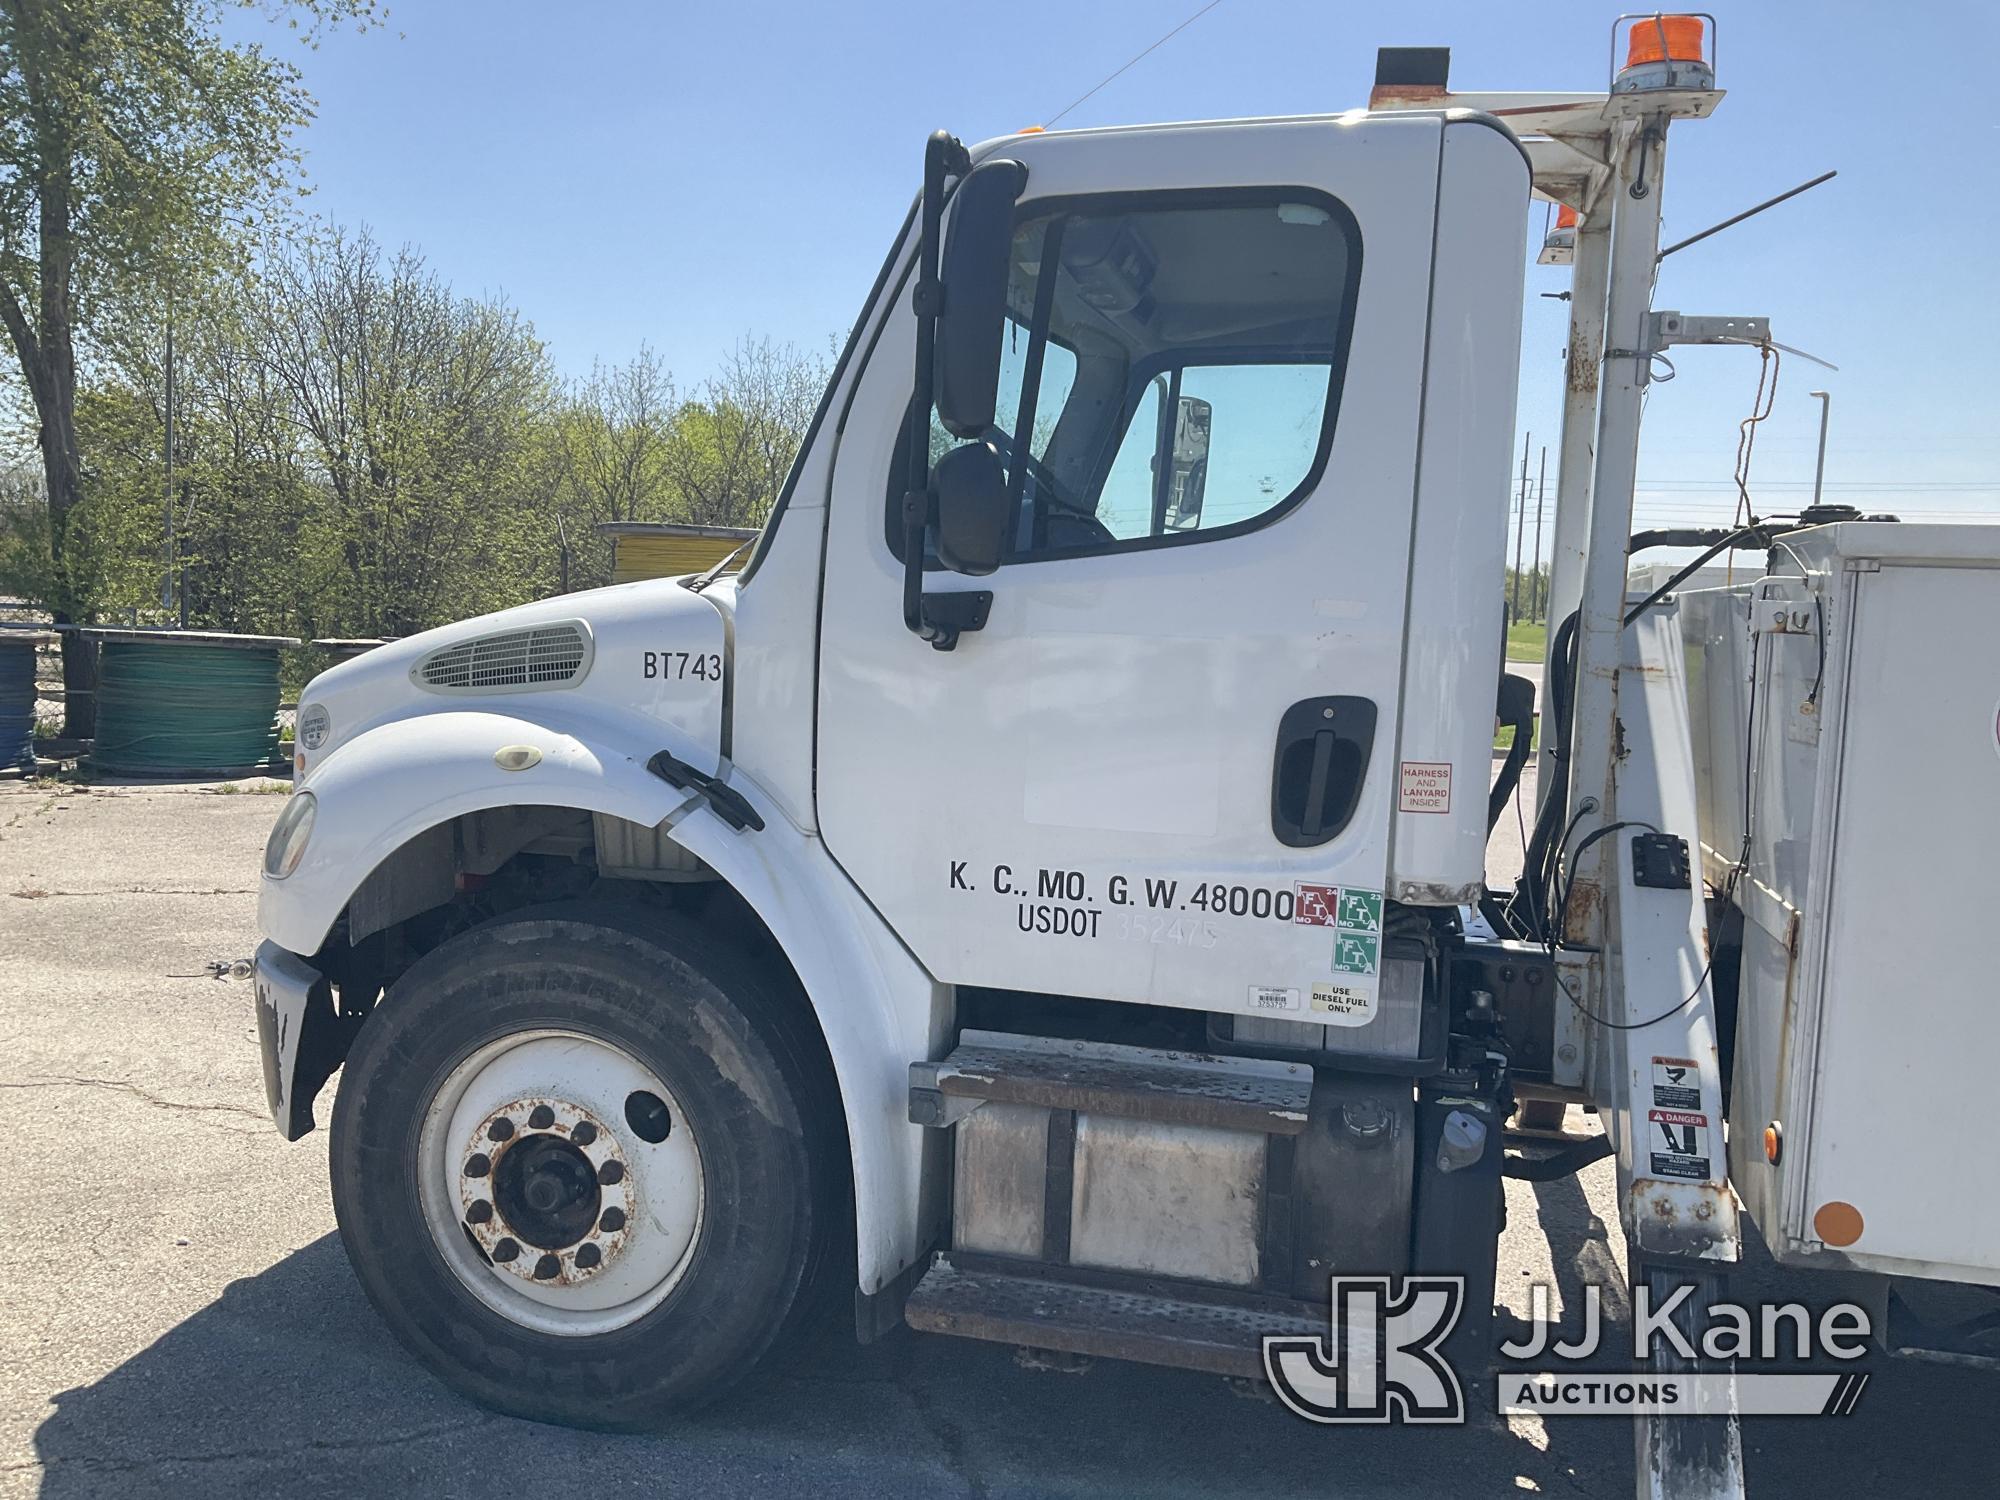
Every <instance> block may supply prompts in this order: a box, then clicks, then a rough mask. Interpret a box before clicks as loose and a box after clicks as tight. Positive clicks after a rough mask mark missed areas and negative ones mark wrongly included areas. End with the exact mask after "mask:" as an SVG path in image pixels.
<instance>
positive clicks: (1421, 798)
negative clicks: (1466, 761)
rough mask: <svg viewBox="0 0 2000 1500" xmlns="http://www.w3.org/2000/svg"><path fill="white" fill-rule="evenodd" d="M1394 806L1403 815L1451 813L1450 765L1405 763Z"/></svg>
mask: <svg viewBox="0 0 2000 1500" xmlns="http://www.w3.org/2000/svg"><path fill="white" fill-rule="evenodd" d="M1396 807H1397V810H1398V811H1401V812H1406V813H1448V812H1450V811H1451V762H1450V761H1442V760H1406V761H1404V762H1403V766H1402V777H1401V782H1400V791H1399V793H1398V796H1397V799H1396Z"/></svg>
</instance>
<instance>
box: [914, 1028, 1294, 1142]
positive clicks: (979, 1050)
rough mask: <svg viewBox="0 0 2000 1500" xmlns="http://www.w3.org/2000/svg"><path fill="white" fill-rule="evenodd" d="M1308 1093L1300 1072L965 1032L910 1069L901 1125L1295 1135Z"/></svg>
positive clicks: (1244, 1061)
mask: <svg viewBox="0 0 2000 1500" xmlns="http://www.w3.org/2000/svg"><path fill="white" fill-rule="evenodd" d="M1312 1090H1313V1071H1312V1069H1311V1068H1309V1067H1307V1066H1305V1065H1304V1064H1301V1063H1295V1062H1274V1061H1270V1060H1268V1059H1264V1058H1252V1057H1211V1056H1209V1055H1207V1054H1205V1053H1196V1052H1166V1051H1161V1050H1159V1049H1156V1048H1151V1047H1125V1046H1119V1045H1116V1044H1113V1043H1107V1042H1079V1041H1069V1040H1063V1039H1059V1038H1054V1037H1037V1036H1017V1035H1013V1034H1011V1033H1007V1032H997V1031H970V1030H968V1031H966V1032H964V1033H962V1034H961V1035H960V1037H959V1044H958V1046H957V1047H956V1048H955V1049H954V1050H953V1051H952V1053H951V1055H950V1056H948V1057H946V1058H944V1059H943V1060H942V1061H941V1062H919V1063H913V1064H911V1066H910V1122H911V1123H912V1124H914V1125H930V1126H945V1125H952V1124H956V1123H957V1121H958V1120H959V1119H960V1118H962V1117H963V1115H964V1114H965V1113H966V1111H967V1109H968V1108H970V1107H976V1106H977V1105H978V1104H1021V1105H1029V1106H1033V1107H1037V1108H1041V1109H1054V1110H1074V1111H1076V1112H1077V1113H1079V1114H1100V1115H1113V1116H1117V1117H1120V1118H1124V1119H1136V1120H1152V1121H1155V1122H1158V1123H1160V1124H1167V1125H1193V1126H1207V1127H1211V1128H1216V1129H1222V1130H1245V1131H1252V1132H1255V1133H1256V1134H1259V1135H1297V1134H1299V1132H1301V1131H1302V1130H1304V1129H1305V1128H1306V1112H1307V1110H1308V1108H1309V1107H1310V1105H1311V1103H1312Z"/></svg>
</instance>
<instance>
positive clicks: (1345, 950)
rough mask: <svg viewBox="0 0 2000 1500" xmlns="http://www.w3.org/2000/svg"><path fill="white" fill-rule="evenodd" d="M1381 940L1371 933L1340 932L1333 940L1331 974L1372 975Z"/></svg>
mask: <svg viewBox="0 0 2000 1500" xmlns="http://www.w3.org/2000/svg"><path fill="white" fill-rule="evenodd" d="M1381 941H1382V940H1381V939H1380V938H1378V937H1376V936H1375V934H1373V933H1372V932H1340V933H1335V934H1334V938H1333V972H1334V973H1336V974H1373V973H1374V972H1375V960H1376V958H1377V956H1378V955H1379V953H1380V944H1381Z"/></svg>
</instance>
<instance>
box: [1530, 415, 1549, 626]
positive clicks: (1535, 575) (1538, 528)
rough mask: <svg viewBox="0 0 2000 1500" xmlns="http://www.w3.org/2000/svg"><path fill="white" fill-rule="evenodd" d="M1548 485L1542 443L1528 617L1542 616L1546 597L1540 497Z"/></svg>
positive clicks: (1545, 446)
mask: <svg viewBox="0 0 2000 1500" xmlns="http://www.w3.org/2000/svg"><path fill="white" fill-rule="evenodd" d="M1548 486H1549V445H1548V444H1547V443H1544V444H1542V463H1541V473H1540V474H1538V475H1537V476H1536V478H1535V565H1534V567H1533V568H1532V569H1530V570H1529V573H1528V576H1529V577H1530V578H1532V579H1534V582H1533V583H1532V584H1530V585H1529V586H1528V618H1529V619H1531V620H1539V619H1541V618H1542V608H1543V606H1544V605H1545V604H1547V602H1548V601H1547V599H1545V598H1544V597H1543V595H1542V498H1543V496H1544V494H1545V493H1546V492H1547V490H1548Z"/></svg>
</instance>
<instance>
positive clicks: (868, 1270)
mask: <svg viewBox="0 0 2000 1500" xmlns="http://www.w3.org/2000/svg"><path fill="white" fill-rule="evenodd" d="M551 706H553V704H552V705H551ZM536 707H537V709H538V710H540V709H541V708H542V705H540V704H538V705H536ZM593 730H598V731H601V732H592V731H593ZM632 737H633V736H632V729H631V726H629V725H623V724H621V725H616V726H612V725H608V724H607V725H602V726H600V725H596V724H594V723H581V722H572V723H567V724H566V725H565V726H564V727H562V728H557V727H553V726H551V725H549V724H543V723H538V722H535V721H533V720H529V719H525V718H521V717H518V716H516V715H513V714H507V713H497V712H491V711H481V710H469V711H463V712H431V713H422V714H419V715H417V716H415V717H412V718H406V719H399V720H394V721H391V722H389V723H386V724H381V725H378V726H376V727H375V728H373V729H369V730H367V731H365V732H364V733H362V734H359V735H357V736H355V738H354V739H352V740H350V741H348V742H346V743H344V744H342V745H341V746H340V748H339V749H338V751H337V752H335V753H333V754H330V755H329V756H328V757H327V758H326V759H325V760H324V761H322V762H321V763H320V764H319V765H318V766H316V767H314V769H313V772H312V774H311V775H310V776H308V777H307V778H306V780H305V782H304V784H303V785H304V789H305V790H308V791H311V792H312V793H313V795H314V796H315V797H316V798H318V808H317V811H316V815H315V821H314V828H313V832H312V837H311V838H310V839H309V840H308V842H307V845H306V851H305V854H304V856H303V858H302V859H301V860H300V863H299V865H298V867H297V868H296V869H295V870H294V871H293V872H292V874H291V875H290V876H288V877H287V878H285V879H283V880H273V879H272V878H270V877H269V876H266V877H264V879H263V883H262V889H261V892H260V895H259V899H258V905H257V918H258V925H259V926H260V927H261V928H262V930H263V932H264V935H265V936H266V937H268V938H270V939H271V940H272V941H273V942H275V943H277V944H278V945H279V946H281V947H284V948H288V949H290V950H291V951H292V952H294V953H298V954H302V955H311V954H312V953H314V952H316V951H317V950H318V949H319V947H320V944H321V943H322V942H323V941H324V940H325V938H326V934H327V932H328V931H329V930H330V929H331V927H332V925H333V923H334V920H335V919H336V918H337V917H338V916H339V915H340V913H341V911H342V910H343V909H344V908H345V907H346V905H347V903H348V902H349V901H350V900H351V899H352V898H353V895H354V892H355V890H356V889H357V888H358V887H359V885H360V883H361V881H362V880H363V879H365V878H366V877H367V875H368V874H369V873H370V872H372V871H373V870H374V869H375V868H376V867H377V866H378V865H380V864H381V862H382V861H383V860H384V859H386V858H387V857H388V856H389V855H390V854H392V853H394V852H395V851H396V850H397V849H399V848H401V847H402V846H403V845H404V844H405V843H407V842H408V841H409V840H410V839H412V838H414V837H416V836H417V835H418V834H420V833H422V832H424V831H425V830H426V829H429V828H432V827H435V826H436V825H438V824H440V823H443V822H445V821H447V820H448V819H451V818H454V817H458V816H459V815H461V814H464V813H469V812H478V811H481V810H483V809H486V808H494V807H509V806H518V805H521V804H525V803H534V804H540V805H545V806H562V807H575V808H579V809H584V810H587V811H591V812H602V813H608V814H611V815H613V816H616V817H620V818H624V819H627V820H628V821H630V822H633V823H638V824H641V825H643V826H646V827H654V826H657V825H659V824H660V823H661V822H663V821H667V822H668V823H669V826H668V832H669V834H670V835H671V836H672V837H673V839H674V840H675V841H676V842H677V843H680V844H681V845H683V846H684V847H685V848H687V849H689V850H690V851H692V852H693V853H694V854H696V855H697V856H699V857H700V858H701V859H702V860H704V861H705V862H706V863H707V864H708V865H709V866H710V867H711V868H712V869H714V870H715V872H716V873H717V874H718V875H719V876H721V878H722V879H723V880H725V881H727V882H728V883H729V884H730V885H731V886H733V887H734V888H735V889H736V891H737V892H738V894H740V895H741V896H742V897H743V899H744V900H745V901H746V902H747V903H748V904H749V906H750V908H751V909H752V910H753V911H755V912H756V913H757V915H758V916H759V917H760V918H761V919H762V920H763V921H764V923H765V924H766V926H768V927H769V928H770V930H771V933H772V935H773V936H774V937H775V938H776V939H777V942H778V944H779V946H780V947H781V948H782V949H783V950H784V953H785V956H786V957H787V958H788V959H789V960H790V961H791V964H792V967H793V969H794V970H795V971H796V972H797V973H798V976H799V980H800V982H801V983H802V984H803V986H804V988H805V992H806V994H807V996H808V997H809V998H810V1000H811V1002H812V1006H813V1009H814V1011H815V1013H816V1014H817V1016H818V1019H819V1023H820V1029H821V1031H822V1032H823V1033H824V1035H825V1038H826V1045H827V1051H828V1053H829V1054H830V1056H831V1057H832V1060H833V1068H834V1074H835V1077H836V1080H837V1082H838V1084H839V1087H840V1097H841V1104H842V1109H843V1111H844V1113H845V1115H846V1118H847V1133H848V1141H849V1144H850V1147H851V1151H852V1162H853V1172H854V1202H855V1217H856V1221H857V1222H856V1236H857V1250H858V1256H859V1263H860V1264H859V1272H860V1275H859V1283H860V1288H861V1290H862V1291H863V1292H867V1293H875V1292H879V1291H881V1290H882V1289H883V1288H884V1287H885V1286H887V1285H888V1284H889V1283H890V1282H891V1281H893V1280H894V1279H895V1277H896V1276H897V1274H898V1273H899V1272H901V1271H902V1270H903V1269H904V1268H905V1267H907V1266H908V1265H909V1264H910V1263H911V1262H912V1261H913V1260H914V1259H915V1258H916V1255H917V1253H918V1250H919V1231H920V1224H919V1212H920V1190H921V1184H922V1175H923V1173H922V1159H923V1137H924V1132H923V1130H922V1128H921V1127H919V1126H914V1125H911V1124H910V1123H909V1116H908V1109H909V1105H908V1096H909V1065H910V1063H911V1062H913V1061H916V1060H918V1059H921V1058H929V1057H933V1056H935V1055H936V1054H937V1051H938V1050H939V1048H940V1046H941V1044H942V1042H943V1039H944V1028H945V1026H946V1025H947V1024H948V1019H949V1016H950V1005H949V1001H948V999H947V996H946V993H945V991H944V990H943V989H942V988H941V987H939V986H938V985H937V984H935V983H934V982H933V981H932V979H931V977H930V976H929V974H927V973H926V972H925V971H924V970H923V968H922V967H921V966H920V965H919V964H918V963H917V962H916V960H915V959H914V958H912V957H911V956H910V954H909V952H908V950H906V949H905V948H904V947H903V946H902V944H901V943H900V942H898V941H897V939H896V937H895V935H894V934H893V933H892V932H890V930H889V929H888V927H887V926H885V925H884V924H883V922H882V920H881V918H880V917H878V916H877V915H876V914H875V911H874V910H873V908H871V907H870V906H869V905H868V903H867V902H866V901H865V900H863V899H862V897H861V895H860V893H859V892H858V891H857V890H856V889H855V888H854V886H853V884H852V883H851V882H850V881H849V880H848V878H847V876H846V874H845V873H844V872H843V871H842V870H841V869H840V867H839V866H838V865H837V864H836V863H835V862H834V860H833V858H832V856H831V855H830V854H828V852H827V850H826V847H825V845H824V844H822V843H821V842H820V841H819V840H818V838H816V837H814V836H812V835H810V834H806V833H802V832H801V831H800V830H799V829H798V828H797V827H796V826H795V825H794V824H793V823H792V822H791V821H790V820H789V819H787V818H786V817H785V816H784V814H783V813H782V811H781V810H780V808H779V807H778V804H777V803H776V802H775V801H774V800H773V799H772V798H771V797H770V796H769V795H768V794H767V793H765V792H764V791H763V789H762V788H760V787H758V786H757V785H756V784H755V783H754V782H752V781H751V780H750V779H749V778H748V777H747V776H745V775H744V774H742V773H741V772H740V771H739V772H733V773H731V774H730V775H729V778H728V779H729V784H730V785H731V786H732V787H734V788H735V789H736V790H737V791H738V792H740V793H741V794H742V795H743V796H745V797H746V798H747V799H748V800H749V801H750V802H751V804H752V805H753V806H755V807H756V808H757V810H758V812H759V813H760V814H761V815H762V816H763V818H764V827H763V829H762V830H761V831H759V830H747V829H746V830H742V831H739V830H737V829H734V828H731V827H730V826H729V825H728V824H727V823H725V822H724V821H723V820H722V819H720V818H718V817H717V816H715V814H714V813H712V812H710V811H709V810H708V808H707V805H706V804H705V802H703V801H702V800H701V799H700V798H699V796H698V795H696V794H690V793H687V792H683V791H680V790H678V789H676V788H674V787H672V786H669V785H668V784H667V783H666V782H664V781H662V780H660V778H658V777H657V776H654V775H653V774H652V773H650V772H649V771H647V770H646V767H645V760H644V757H643V756H642V755H640V754H638V753H625V752H622V751H618V750H613V749H610V748H608V746H610V745H612V744H615V743H617V742H619V741H621V740H626V741H629V740H631V739H632ZM682 738H685V736H681V735H678V734H677V733H676V732H675V731H674V730H673V729H672V728H671V727H663V726H659V725H657V724H656V725H654V726H653V729H652V738H651V739H650V740H648V741H647V743H648V744H649V745H651V747H652V749H654V750H657V749H669V750H672V751H673V752H674V753H675V754H676V755H681V756H683V757H684V758H687V759H689V760H691V761H692V760H694V759H695V757H696V756H697V755H698V754H699V753H700V752H699V751H698V749H697V748H696V747H695V746H694V745H692V744H688V745H685V746H683V745H679V744H677V743H676V741H677V740H678V739H682ZM514 745H526V746H532V747H533V748H534V749H536V750H538V751H540V752H541V758H540V760H539V761H538V762H537V763H536V764H535V765H533V766H532V767H530V768H528V769H526V770H521V771H505V770H502V769H501V768H500V766H499V765H498V764H496V763H495V761H494V755H495V752H497V751H499V750H501V749H502V748H504V747H508V746H514ZM646 753H647V754H650V753H651V751H650V750H649V751H647V752H646ZM712 754H713V753H712V752H710V760H709V763H710V764H713V759H712ZM696 763H699V762H698V761H697V762H696Z"/></svg>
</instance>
